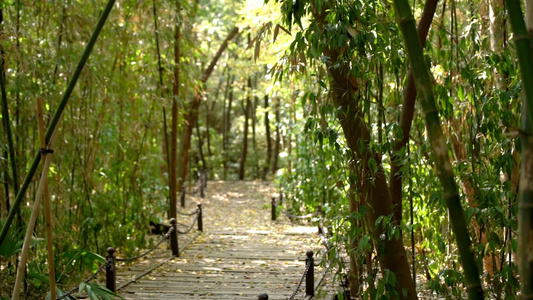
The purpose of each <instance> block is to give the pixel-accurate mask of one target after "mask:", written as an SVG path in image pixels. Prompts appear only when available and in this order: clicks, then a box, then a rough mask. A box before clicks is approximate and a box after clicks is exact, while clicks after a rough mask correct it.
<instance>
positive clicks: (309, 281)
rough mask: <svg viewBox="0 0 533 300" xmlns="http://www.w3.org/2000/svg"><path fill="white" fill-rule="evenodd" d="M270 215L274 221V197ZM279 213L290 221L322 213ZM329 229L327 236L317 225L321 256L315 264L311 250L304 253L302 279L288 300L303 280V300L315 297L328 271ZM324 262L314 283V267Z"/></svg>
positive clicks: (262, 299)
mask: <svg viewBox="0 0 533 300" xmlns="http://www.w3.org/2000/svg"><path fill="white" fill-rule="evenodd" d="M279 201H280V203H282V201H283V193H280V197H279ZM271 204H272V205H271V215H272V220H273V221H275V220H276V218H277V210H278V207H277V205H276V197H272V202H271ZM279 210H280V211H282V212H284V213H285V215H287V216H288V217H289V218H290V219H291V221H292V219H307V218H312V217H314V216H317V215H318V214H321V213H322V209H321V207H318V209H317V210H316V211H315V212H314V213H311V214H308V215H304V216H293V215H291V214H289V213H288V212H286V211H285V210H284V209H282V208H279ZM331 232H332V231H331V227H328V230H327V235H326V234H324V229H323V226H322V224H320V223H319V224H318V233H319V234H320V235H321V236H322V238H323V239H324V241H323V244H324V248H322V250H321V251H320V253H321V255H320V260H319V261H318V262H315V257H313V256H314V253H313V251H312V250H308V251H307V252H306V255H307V257H306V259H305V270H304V272H303V274H302V277H301V279H300V281H299V282H298V285H297V286H296V289H295V290H294V292H293V293H292V295H291V296H290V297H289V298H288V300H294V299H295V297H296V295H298V292H299V291H300V289H301V287H302V284H303V282H304V280H305V298H304V299H305V300H310V299H311V298H313V297H314V296H315V290H316V289H317V288H318V286H319V285H320V284H321V283H322V280H324V277H325V275H326V273H327V271H328V270H329V267H330V263H329V261H328V259H327V258H328V257H327V256H328V250H329V248H330V244H329V242H328V241H329V238H330V237H331ZM324 261H326V264H325V267H324V270H323V271H322V274H321V275H320V276H319V278H318V280H317V282H316V283H315V278H314V277H315V267H316V266H319V265H321V264H322V263H323V262H324ZM257 299H258V300H268V294H267V293H261V294H259V295H258V296H257Z"/></svg>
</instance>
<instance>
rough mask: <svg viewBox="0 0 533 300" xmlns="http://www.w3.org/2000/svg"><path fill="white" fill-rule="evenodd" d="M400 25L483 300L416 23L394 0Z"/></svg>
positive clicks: (468, 276) (472, 283)
mask: <svg viewBox="0 0 533 300" xmlns="http://www.w3.org/2000/svg"><path fill="white" fill-rule="evenodd" d="M394 4H395V9H396V16H397V20H398V24H399V26H400V29H401V31H402V34H403V38H404V45H405V47H406V49H407V53H408V55H409V58H410V64H411V68H412V69H413V73H414V75H415V83H416V88H417V91H418V92H419V93H420V102H421V106H422V109H423V111H424V114H425V119H426V127H427V131H428V136H429V140H430V143H431V149H432V152H433V156H434V161H435V164H436V167H437V175H438V177H439V179H440V182H441V185H442V189H443V193H444V196H443V197H444V199H445V201H446V205H447V207H448V212H449V215H450V219H451V223H452V227H453V231H454V233H455V238H456V240H457V245H458V247H459V254H460V258H461V262H462V265H463V269H464V272H465V282H466V289H467V293H468V296H469V298H470V299H482V298H483V290H482V288H481V281H480V278H479V271H478V269H477V265H476V260H475V257H474V254H473V251H472V246H471V245H472V244H471V241H470V236H469V235H468V229H467V226H466V220H465V216H464V212H463V208H462V206H461V201H460V198H459V193H458V190H457V185H456V183H455V179H454V174H453V170H452V166H451V163H450V157H449V156H448V148H447V146H446V140H445V139H444V135H443V133H442V129H441V124H440V117H439V115H438V109H437V107H436V105H435V99H434V95H433V84H432V79H431V75H430V72H429V68H428V66H427V64H426V61H425V59H424V53H423V50H422V46H421V45H420V40H419V39H418V37H417V35H416V26H415V21H414V18H413V15H412V12H411V8H410V5H409V3H408V2H407V0H395V1H394Z"/></svg>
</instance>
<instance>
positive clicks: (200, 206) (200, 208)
mask: <svg viewBox="0 0 533 300" xmlns="http://www.w3.org/2000/svg"><path fill="white" fill-rule="evenodd" d="M198 231H204V222H203V220H202V203H198Z"/></svg>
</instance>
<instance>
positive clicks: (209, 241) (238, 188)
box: [117, 181, 331, 300]
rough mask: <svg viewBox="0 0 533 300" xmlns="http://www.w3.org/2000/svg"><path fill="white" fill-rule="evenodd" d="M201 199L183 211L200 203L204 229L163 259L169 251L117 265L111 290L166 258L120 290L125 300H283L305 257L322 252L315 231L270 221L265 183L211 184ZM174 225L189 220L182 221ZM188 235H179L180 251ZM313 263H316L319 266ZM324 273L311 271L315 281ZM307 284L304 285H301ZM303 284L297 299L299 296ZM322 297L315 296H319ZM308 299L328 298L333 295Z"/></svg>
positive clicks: (193, 198) (270, 192)
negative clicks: (260, 299)
mask: <svg viewBox="0 0 533 300" xmlns="http://www.w3.org/2000/svg"><path fill="white" fill-rule="evenodd" d="M207 189H208V190H207V196H206V198H205V199H200V198H198V197H196V196H188V197H187V205H186V208H185V209H184V211H192V210H193V209H194V208H195V207H196V203H197V202H201V203H202V206H203V214H204V232H203V233H202V234H200V235H199V236H198V237H196V239H194V240H193V242H192V243H191V244H189V245H188V246H187V247H186V248H185V250H184V251H183V252H182V253H180V257H178V258H173V259H171V260H168V258H169V256H170V252H169V250H168V249H158V251H156V252H155V253H154V254H153V255H150V256H148V258H146V259H145V260H143V261H141V262H137V263H135V264H133V265H120V266H118V270H117V274H118V275H117V286H119V287H120V286H121V284H123V283H124V282H128V281H129V280H131V279H132V278H135V276H137V275H138V274H140V273H143V272H144V271H146V270H148V269H149V268H151V267H153V266H154V265H157V264H158V263H160V262H163V261H165V260H168V261H167V262H165V263H164V264H162V265H161V266H160V267H158V268H157V269H155V270H154V271H153V272H151V273H150V274H148V275H146V276H144V277H142V278H140V279H138V280H136V281H135V282H134V283H132V284H129V285H127V286H125V287H123V288H121V289H120V291H119V294H120V295H121V296H122V297H124V298H125V299H221V300H224V299H228V300H229V299H257V296H258V294H260V293H265V292H266V293H268V295H269V299H288V298H289V297H290V296H291V295H292V294H293V292H294V291H295V290H296V288H297V285H298V282H299V281H300V279H301V277H302V274H303V272H304V269H305V262H304V259H305V253H306V251H307V250H309V249H312V250H313V251H314V252H315V253H317V256H318V254H320V252H321V249H322V248H321V246H320V240H319V235H318V234H317V227H316V226H312V225H311V224H307V225H305V226H304V225H297V224H291V223H290V222H289V220H288V219H287V217H285V216H284V215H282V216H280V217H279V218H278V220H277V221H272V220H271V213H270V212H271V211H270V199H271V196H272V195H273V194H274V193H275V189H274V188H273V187H272V186H271V185H269V183H265V182H259V181H250V182H242V181H238V182H221V181H217V182H214V181H213V182H209V184H208V188H207ZM178 222H183V223H187V222H188V221H187V220H186V219H184V220H178ZM193 234H194V233H190V234H188V236H186V237H184V236H181V235H180V241H179V242H180V247H183V245H184V243H185V241H186V240H187V239H190V238H191V237H192V235H193ZM318 260H319V258H317V261H318ZM322 273H323V268H322V266H318V267H315V278H318V277H319V276H320V275H321V274H322ZM304 285H305V283H304ZM304 290H305V289H304V287H303V286H302V288H301V289H300V292H299V293H298V295H297V297H295V299H303V298H304V296H305V292H304ZM317 294H321V293H317ZM325 297H326V296H321V297H314V298H313V299H326V298H327V299H331V296H329V297H326V298H325Z"/></svg>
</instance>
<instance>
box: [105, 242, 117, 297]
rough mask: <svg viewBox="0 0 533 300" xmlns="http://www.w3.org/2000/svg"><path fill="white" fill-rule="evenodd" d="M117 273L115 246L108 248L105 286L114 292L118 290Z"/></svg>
mask: <svg viewBox="0 0 533 300" xmlns="http://www.w3.org/2000/svg"><path fill="white" fill-rule="evenodd" d="M116 278H117V274H116V273H115V248H113V247H109V248H107V256H106V266H105V287H106V288H107V289H108V290H110V291H112V292H113V293H114V292H116V290H117V280H116Z"/></svg>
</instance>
